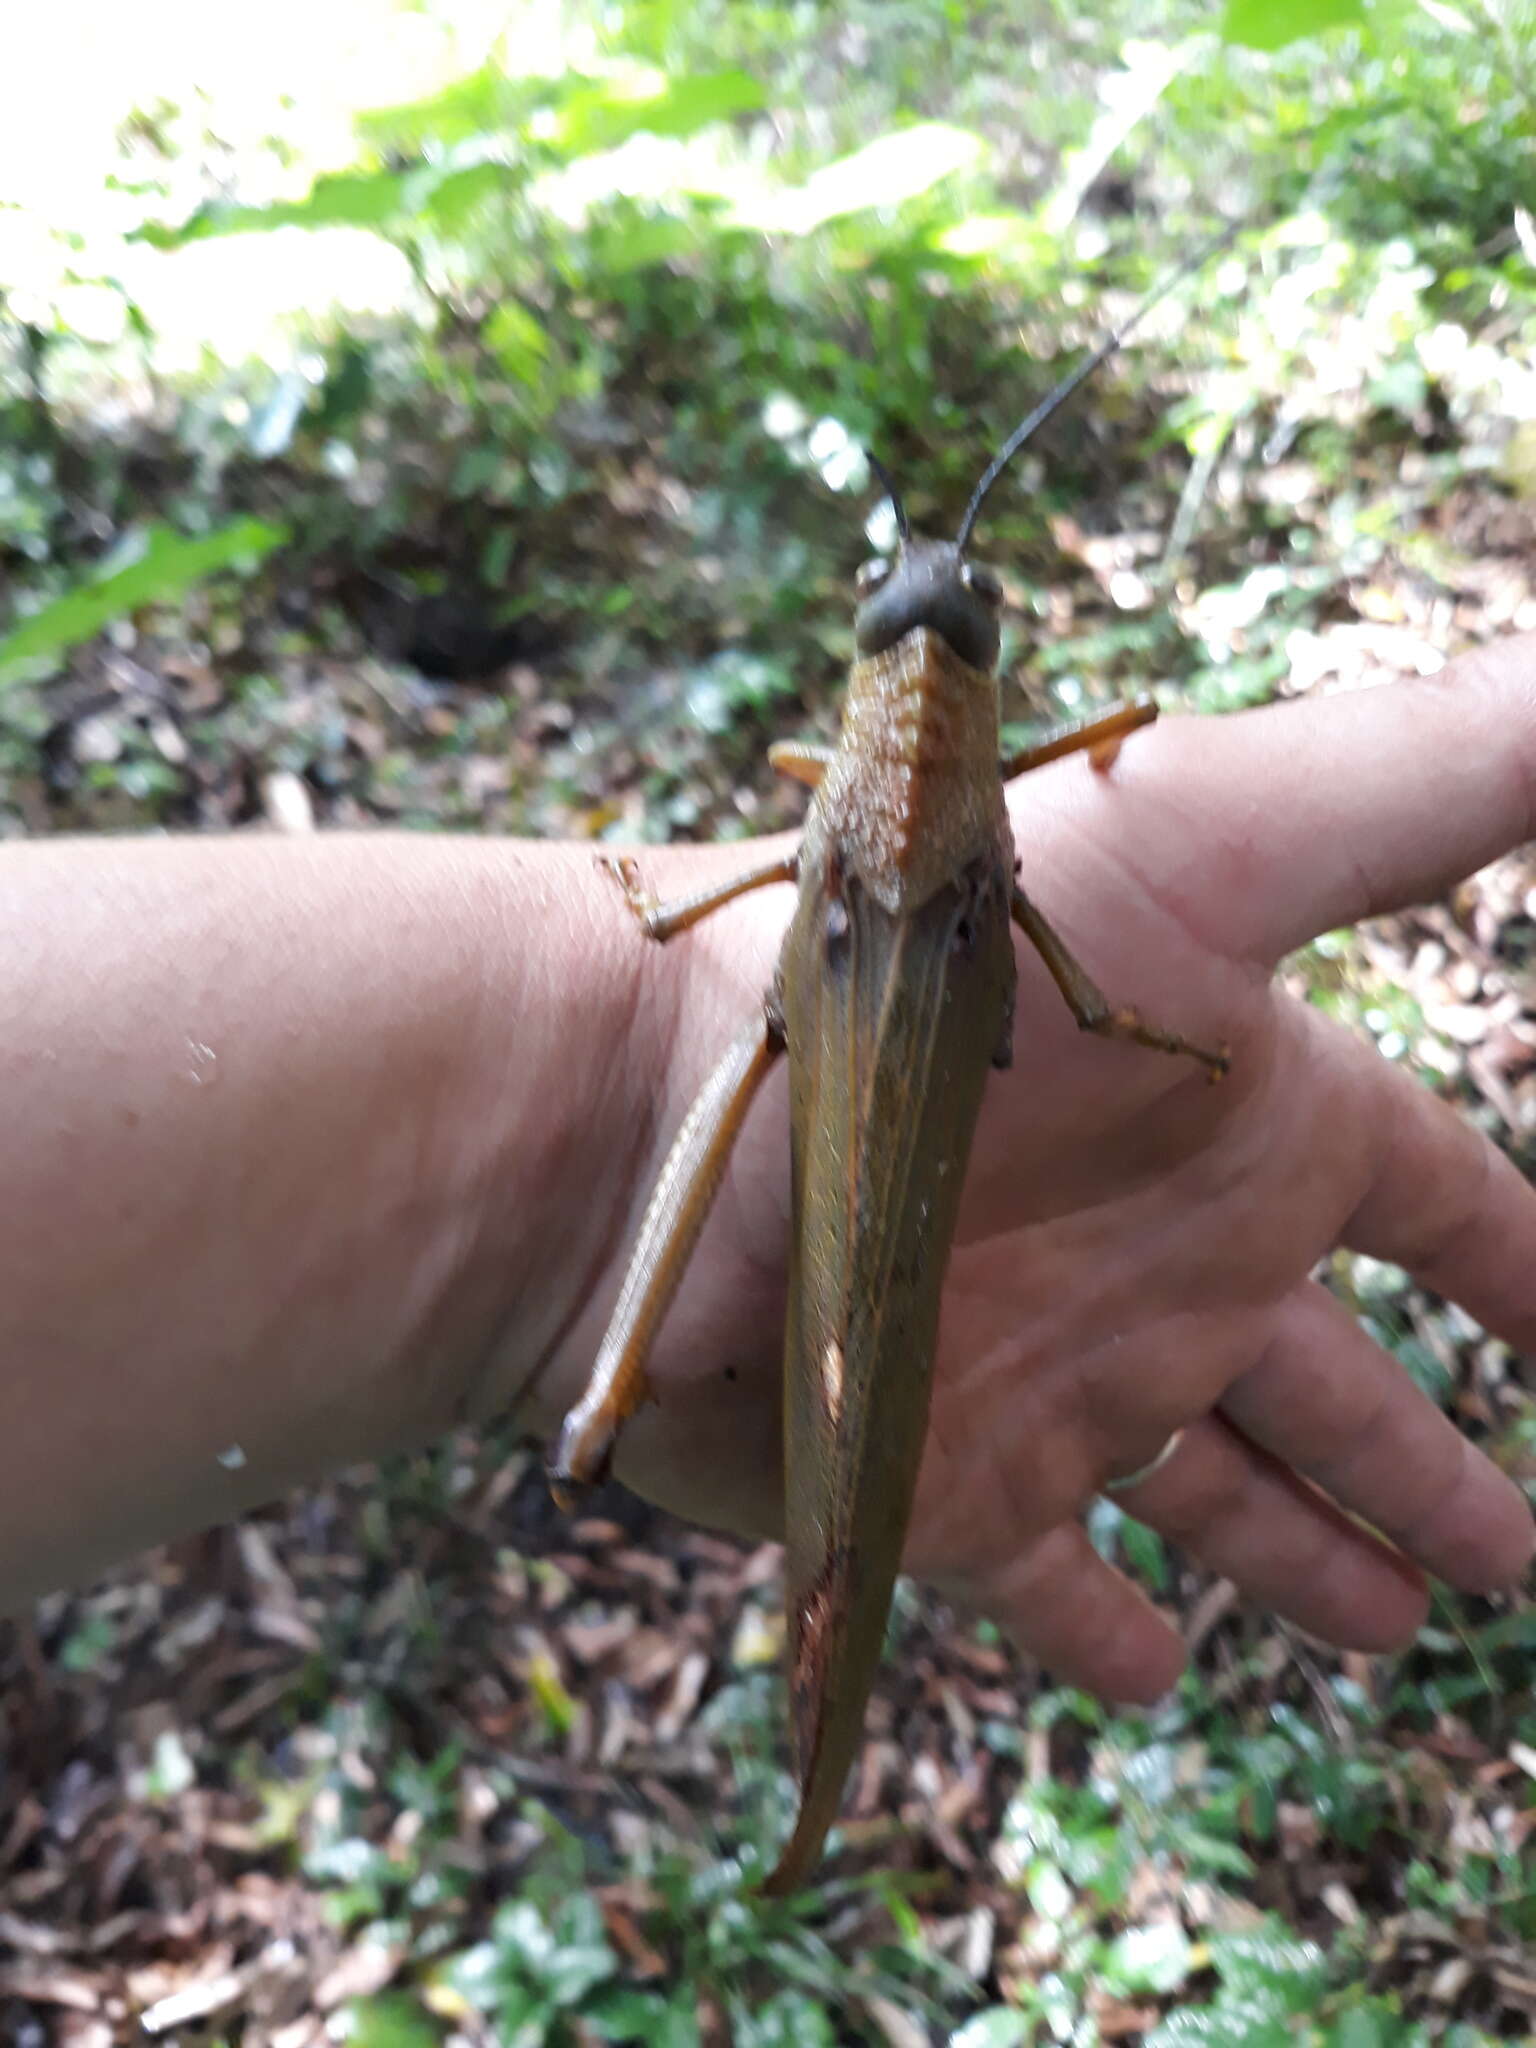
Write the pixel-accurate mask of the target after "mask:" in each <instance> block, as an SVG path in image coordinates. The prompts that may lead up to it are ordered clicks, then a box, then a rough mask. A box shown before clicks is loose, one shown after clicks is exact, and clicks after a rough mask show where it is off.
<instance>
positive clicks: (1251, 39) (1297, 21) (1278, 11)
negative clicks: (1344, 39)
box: [1221, 0, 1365, 50]
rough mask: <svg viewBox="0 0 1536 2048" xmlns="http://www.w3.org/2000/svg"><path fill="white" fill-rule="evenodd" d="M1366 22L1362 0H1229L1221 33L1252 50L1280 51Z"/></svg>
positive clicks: (1233, 41) (1232, 41)
mask: <svg viewBox="0 0 1536 2048" xmlns="http://www.w3.org/2000/svg"><path fill="white" fill-rule="evenodd" d="M1364 19H1365V7H1364V5H1363V0H1227V11H1226V13H1225V14H1224V15H1223V16H1222V19H1221V33H1222V36H1223V39H1224V40H1225V41H1227V42H1229V43H1245V44H1247V46H1248V47H1249V48H1250V49H1253V50H1281V49H1284V47H1285V45H1286V44H1287V43H1294V42H1297V41H1298V40H1299V39H1300V38H1301V37H1302V36H1311V35H1316V34H1317V33H1318V32H1319V31H1320V30H1322V29H1328V28H1343V27H1345V26H1353V25H1354V24H1356V23H1358V22H1361V21H1363V20H1364Z"/></svg>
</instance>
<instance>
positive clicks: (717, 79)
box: [548, 71, 763, 157]
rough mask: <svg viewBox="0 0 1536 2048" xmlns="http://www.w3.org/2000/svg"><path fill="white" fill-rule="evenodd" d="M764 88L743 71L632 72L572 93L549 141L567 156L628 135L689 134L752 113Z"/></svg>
mask: <svg viewBox="0 0 1536 2048" xmlns="http://www.w3.org/2000/svg"><path fill="white" fill-rule="evenodd" d="M762 104H763V88H762V86H761V85H760V84H759V83H758V81H757V80H756V79H755V78H751V77H749V76H748V74H747V73H746V72H745V71H704V72H699V73H697V74H695V75H694V76H691V77H685V78H675V79H671V78H662V77H661V76H660V75H659V74H657V73H655V72H637V73H633V74H628V75H625V76H621V77H619V78H615V79H607V80H604V81H603V83H602V84H600V85H594V86H590V87H588V88H587V90H586V91H584V92H581V93H577V94H574V95H572V97H571V98H569V99H568V100H567V101H566V103H565V106H564V107H563V109H562V110H561V112H560V113H559V114H558V116H557V117H556V119H555V121H554V123H553V125H552V127H551V129H550V133H549V137H548V139H549V140H550V141H551V142H553V143H554V144H555V145H556V146H557V147H558V148H559V149H561V150H562V151H563V152H564V153H565V154H567V155H569V156H573V157H574V156H593V155H595V154H596V153H597V152H598V151H599V150H605V149H617V148H618V146H619V144H620V143H621V142H627V141H628V140H629V138H630V137H631V136H632V135H670V136H683V135H693V134H695V133H697V131H698V130H699V129H700V128H706V127H708V126H709V124H710V123H711V122H712V121H727V120H729V119H730V118H731V117H732V116H733V115H735V114H746V113H751V112H752V111H753V110H754V109H756V108H758V107H760V106H761V105H762Z"/></svg>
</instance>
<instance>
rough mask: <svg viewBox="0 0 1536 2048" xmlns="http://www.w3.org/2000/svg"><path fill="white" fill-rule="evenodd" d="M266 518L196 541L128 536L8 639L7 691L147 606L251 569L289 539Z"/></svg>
mask: <svg viewBox="0 0 1536 2048" xmlns="http://www.w3.org/2000/svg"><path fill="white" fill-rule="evenodd" d="M287 537H288V536H287V530H286V529H285V528H284V527H281V526H275V525H271V524H269V523H268V522H266V521H263V520H260V519H237V520H233V521H231V522H230V523H229V524H228V525H226V526H221V527H219V528H217V529H216V530H215V531H214V532H212V533H205V534H200V535H198V536H197V537H196V538H190V537H188V536H186V535H184V534H179V533H174V532H172V531H171V530H170V528H168V527H165V526H159V525H150V526H145V527H141V528H140V529H138V531H136V532H131V533H129V534H128V535H126V536H125V537H124V539H123V540H122V541H121V542H120V543H119V544H118V546H117V547H116V548H115V549H114V550H113V552H112V553H111V554H110V555H109V556H108V557H107V559H106V560H105V561H104V562H103V563H102V564H101V565H100V567H99V568H98V569H97V570H96V572H95V573H94V574H93V575H92V577H91V578H90V580H89V581H88V582H85V583H81V584H77V585H76V586H75V588H74V589H72V590H70V591H68V592H66V593H65V594H64V595H63V596H62V597H58V598H55V599H54V601H53V602H52V603H51V604H46V605H43V606H42V607H40V609H39V610H37V611H35V612H33V613H32V614H31V615H30V616H29V617H28V618H25V619H23V620H22V621H21V623H20V624H19V625H17V626H14V627H12V629H11V631H10V632H9V633H8V634H6V636H5V637H4V639H0V685H3V684H5V683H7V682H14V681H15V680H16V679H17V678H18V677H20V676H23V675H26V674H28V673H31V672H33V671H34V670H36V669H37V668H39V667H41V666H43V665H44V664H46V663H47V661H48V660H49V659H50V657H52V656H55V655H58V654H61V653H63V652H64V651H65V650H66V649H67V648H70V647H77V646H78V645H79V644H80V642H81V641H82V640H89V639H90V638H91V637H92V635H93V634H95V633H99V632H100V631H101V629H102V627H103V626H106V625H110V624H111V623H112V622H113V621H114V620H115V619H121V618H125V617H127V616H128V615H129V614H130V613H132V612H136V611H139V610H140V609H142V608H143V607H144V606H146V605H152V604H169V603H170V602H171V601H172V600H173V599H175V598H178V597H182V596H184V595H185V594H186V592H187V591H189V590H191V589H194V588H195V587H196V586H197V585H198V584H200V583H202V582H204V581H205V580H206V579H207V578H208V577H210V576H213V575H216V574H217V573H218V572H219V571H220V570H223V569H230V568H249V567H253V566H254V565H255V564H256V563H258V562H259V561H260V560H261V559H262V557H263V556H264V555H266V554H269V553H270V552H271V550H272V549H273V548H275V547H278V546H280V545H281V543H282V542H283V541H284V540H286V539H287Z"/></svg>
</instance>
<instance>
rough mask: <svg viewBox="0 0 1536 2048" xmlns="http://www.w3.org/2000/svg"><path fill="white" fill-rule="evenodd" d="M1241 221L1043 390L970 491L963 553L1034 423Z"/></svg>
mask: <svg viewBox="0 0 1536 2048" xmlns="http://www.w3.org/2000/svg"><path fill="white" fill-rule="evenodd" d="M1243 225H1244V224H1243V222H1242V221H1234V222H1233V223H1232V225H1231V226H1230V227H1225V228H1223V229H1222V231H1221V233H1220V234H1219V235H1215V236H1213V237H1212V238H1211V240H1210V241H1209V242H1207V243H1206V244H1205V245H1204V247H1203V248H1200V249H1197V250H1196V251H1195V253H1194V255H1193V256H1187V257H1186V258H1185V259H1184V261H1183V262H1182V263H1179V264H1176V265H1175V266H1174V268H1173V269H1172V270H1171V271H1169V273H1168V275H1167V276H1166V277H1165V278H1164V279H1163V281H1162V283H1161V284H1159V285H1156V286H1154V288H1153V289H1152V291H1151V292H1149V293H1148V295H1147V297H1146V298H1144V299H1143V300H1142V302H1141V304H1140V305H1139V306H1138V307H1137V308H1136V310H1135V312H1134V313H1132V315H1131V316H1130V318H1129V319H1128V320H1127V321H1126V322H1125V324H1124V325H1123V326H1121V327H1117V328H1116V329H1115V331H1114V333H1113V334H1112V335H1110V337H1109V339H1108V340H1107V341H1104V342H1101V343H1100V344H1099V346H1098V347H1097V348H1096V349H1095V350H1094V351H1093V353H1092V355H1090V356H1085V357H1084V358H1083V360H1082V361H1081V362H1080V363H1079V364H1078V366H1077V368H1076V369H1075V370H1069V371H1068V372H1067V374H1066V376H1065V377H1063V378H1062V380H1061V382H1060V383H1059V384H1058V385H1057V386H1056V388H1055V390H1054V391H1049V392H1047V393H1046V395H1045V397H1044V398H1042V399H1041V401H1040V403H1039V404H1038V405H1037V406H1036V407H1035V409H1034V411H1033V412H1028V413H1026V414H1025V415H1024V417H1023V419H1021V420H1020V421H1019V424H1018V425H1017V426H1016V427H1015V428H1014V430H1013V432H1012V433H1011V434H1010V435H1009V436H1008V438H1007V440H1006V441H1005V442H1004V443H1003V445H1002V447H1001V448H999V449H998V451H997V453H996V454H995V455H994V456H993V458H992V460H991V461H990V462H989V463H988V464H987V466H986V469H985V470H984V471H983V472H982V478H981V482H980V483H979V484H977V486H976V488H975V490H974V491H972V493H971V502H970V503H969V505H967V506H966V508H965V516H964V518H963V519H962V520H961V521H960V531H959V532H958V533H957V534H956V535H955V546H956V548H957V549H959V551H960V552H961V553H962V554H963V553H964V552H965V544H966V542H967V541H968V540H969V539H970V537H971V528H972V527H973V526H974V525H975V524H976V515H977V513H978V512H979V511H980V510H981V501H982V499H983V498H985V496H986V495H987V493H988V491H990V490H991V488H992V486H993V485H994V484H995V483H996V482H997V480H998V478H999V477H1000V476H1001V475H1002V473H1003V471H1004V470H1005V469H1006V468H1007V467H1008V465H1009V463H1010V462H1012V460H1013V458H1014V457H1015V455H1017V454H1018V452H1019V450H1020V449H1021V448H1022V447H1023V446H1024V443H1025V442H1026V441H1027V440H1028V439H1029V437H1030V435H1031V434H1032V433H1033V432H1034V431H1035V429H1036V427H1038V426H1041V425H1043V424H1044V422H1045V421H1046V420H1048V419H1049V418H1050V416H1051V414H1052V413H1053V412H1057V411H1059V410H1060V408H1061V407H1062V406H1064V405H1065V404H1066V402H1067V400H1068V399H1069V398H1070V397H1071V396H1072V394H1073V392H1074V391H1076V389H1077V388H1078V386H1079V385H1080V384H1086V383H1087V381H1088V379H1089V378H1090V377H1091V376H1092V375H1093V373H1094V371H1095V370H1097V369H1098V368H1099V367H1100V366H1101V365H1102V364H1104V363H1107V362H1108V361H1109V359H1110V357H1111V356H1112V355H1114V354H1115V353H1116V351H1117V350H1118V349H1120V348H1122V347H1123V346H1124V345H1125V343H1126V341H1127V340H1128V339H1129V337H1130V335H1131V332H1132V330H1133V329H1135V328H1137V327H1139V326H1140V325H1141V322H1142V321H1143V320H1144V319H1145V318H1146V316H1147V315H1148V313H1150V312H1151V310H1152V308H1153V307H1154V306H1155V305H1156V304H1157V303H1158V301H1159V300H1160V299H1163V298H1166V296H1167V295H1168V293H1169V292H1171V291H1172V290H1173V288H1174V286H1175V285H1176V284H1181V283H1182V282H1183V281H1184V279H1185V278H1186V277H1188V276H1189V274H1190V273H1191V271H1195V270H1199V269H1200V268H1201V266H1202V265H1203V264H1206V263H1208V262H1209V261H1210V259H1211V258H1212V257H1213V256H1215V255H1216V254H1217V253H1218V252H1219V251H1220V250H1222V249H1224V248H1225V247H1226V246H1227V244H1228V243H1229V242H1230V241H1231V240H1232V239H1233V238H1234V236H1236V235H1237V233H1238V232H1239V230H1240V229H1241V228H1242V226H1243ZM874 467H875V470H876V474H877V475H879V476H880V478H881V481H882V482H884V480H885V479H884V472H883V471H881V470H880V469H879V466H878V464H876V465H874Z"/></svg>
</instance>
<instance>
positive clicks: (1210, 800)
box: [1116, 633, 1536, 966]
mask: <svg viewBox="0 0 1536 2048" xmlns="http://www.w3.org/2000/svg"><path fill="white" fill-rule="evenodd" d="M1116 785H1117V786H1116V795H1117V797H1118V799H1119V801H1120V802H1121V803H1122V804H1124V803H1126V802H1127V800H1131V801H1135V800H1138V799H1140V798H1142V797H1143V795H1145V797H1146V798H1147V799H1148V800H1153V799H1154V798H1155V796H1156V794H1157V793H1159V792H1163V791H1166V792H1167V793H1168V797H1169V800H1170V801H1171V802H1172V803H1174V804H1176V806H1177V809H1178V813H1179V817H1180V822H1181V824H1183V826H1184V828H1185V829H1184V832H1183V835H1182V836H1183V837H1184V838H1185V839H1186V840H1187V842H1188V846H1189V848H1190V858H1191V859H1193V857H1194V850H1195V849H1196V848H1203V849H1204V852H1203V854H1202V855H1201V873H1202V874H1204V875H1205V876H1207V877H1208V884H1207V885H1206V886H1201V885H1200V884H1199V882H1197V881H1196V880H1194V879H1193V878H1192V879H1190V880H1188V881H1184V880H1181V879H1180V878H1179V877H1178V876H1177V875H1175V876H1174V879H1175V880H1176V881H1177V882H1178V890H1179V896H1180V906H1179V907H1180V908H1181V909H1182V910H1183V911H1184V912H1185V914H1186V916H1187V918H1188V920H1189V922H1190V923H1191V924H1196V925H1198V928H1199V929H1200V930H1201V932H1202V933H1203V934H1204V936H1205V937H1206V938H1207V939H1209V940H1211V941H1213V942H1214V943H1215V944H1216V945H1217V946H1218V947H1219V948H1221V949H1222V950H1231V951H1233V952H1236V953H1237V954H1239V955H1247V956H1248V957H1250V958H1256V959H1259V960H1261V961H1262V962H1263V963H1264V964H1265V965H1266V966H1272V965H1273V964H1274V962H1275V961H1276V960H1278V959H1279V958H1280V957H1281V955H1282V954H1285V953H1288V952H1290V951H1291V950H1292V948H1293V947H1295V946H1299V945H1301V944H1303V943H1304V942H1305V941H1306V940H1308V939H1310V938H1314V937H1315V936H1316V935H1317V934H1318V933H1319V932H1324V931H1332V930H1334V929H1335V928H1336V927H1338V926H1340V925H1347V924H1354V923H1356V922H1358V921H1359V919H1361V918H1363V917H1372V916H1376V915H1378V914H1379V913H1381V912H1383V911H1388V910H1395V909H1400V908H1401V907H1402V906H1403V905H1405V904H1409V903H1422V902H1425V901H1427V900H1429V899H1432V898H1434V897H1437V896H1441V895H1443V894H1444V893H1445V891H1446V890H1447V889H1448V888H1449V887H1450V886H1451V884H1452V883H1454V882H1458V881H1460V880H1461V879H1462V877H1463V876H1465V875H1469V874H1471V873H1472V872H1473V870H1474V869H1475V868H1479V867H1481V866H1483V864H1484V863H1485V862H1487V861H1490V860H1493V859H1496V858H1497V856H1498V855H1500V854H1502V853H1507V852H1508V851H1509V850H1510V848H1511V847H1514V846H1518V845H1519V844H1520V843H1521V842H1522V841H1523V840H1526V839H1528V838H1530V837H1531V836H1532V834H1533V831H1536V817H1533V813H1536V634H1529V633H1528V634H1523V635H1520V636H1518V637H1515V638H1511V639H1508V640H1503V641H1500V642H1498V643H1497V644H1495V645H1493V646H1490V647H1486V648H1479V649H1477V650H1475V651H1474V652H1472V653H1469V654H1466V655H1463V656H1461V657H1460V658H1459V659H1458V660H1456V661H1454V662H1452V663H1451V664H1450V665H1449V666H1448V667H1447V668H1446V669H1444V670H1443V671H1442V672H1441V673H1440V674H1438V675H1434V676H1426V677H1422V678H1419V679H1416V680H1413V681H1411V682H1402V683H1392V684H1389V685H1386V686H1384V687H1382V688H1380V689H1374V690H1358V691H1352V692H1349V693H1348V694H1344V695H1338V696H1332V697H1321V698H1316V699H1307V700H1304V701H1301V702H1298V703H1294V704H1289V705H1284V706H1276V705H1271V706H1269V707H1267V708H1265V709H1264V710H1260V711H1246V712H1236V713H1232V714H1229V715H1228V716H1227V717H1225V718H1199V719H1195V718H1186V719H1178V718H1175V719H1169V720H1167V721H1166V722H1165V723H1164V724H1163V725H1162V726H1159V727H1158V728H1157V729H1156V730H1155V731H1154V732H1152V733H1148V734H1144V735H1142V736H1141V738H1140V739H1139V740H1138V741H1137V743H1136V745H1135V746H1134V747H1130V746H1128V747H1127V748H1126V750H1125V753H1124V756H1123V758H1122V760H1121V762H1120V764H1119V766H1118V767H1117V769H1116Z"/></svg>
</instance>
